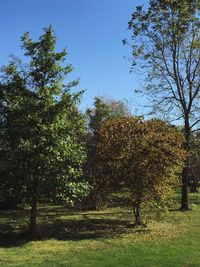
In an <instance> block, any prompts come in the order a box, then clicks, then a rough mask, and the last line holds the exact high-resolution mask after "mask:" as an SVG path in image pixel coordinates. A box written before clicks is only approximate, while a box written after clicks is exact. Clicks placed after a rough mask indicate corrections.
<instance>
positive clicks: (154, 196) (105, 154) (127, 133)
mask: <svg viewBox="0 0 200 267" xmlns="http://www.w3.org/2000/svg"><path fill="white" fill-rule="evenodd" d="M182 143H183V136H182V134H181V132H180V131H179V130H178V129H177V128H176V127H173V126H171V125H169V124H167V123H166V122H163V121H160V120H149V121H144V120H143V119H142V118H138V117H137V118H133V117H126V118H118V119H115V120H112V121H106V122H104V123H103V124H102V126H101V129H100V145H99V147H98V149H99V154H100V155H101V157H102V159H103V160H104V162H106V164H107V167H108V168H109V169H110V171H111V174H112V177H113V178H112V179H114V182H115V183H121V184H123V185H124V186H126V187H127V188H128V189H129V190H130V193H131V196H132V198H131V199H132V204H133V210H134V215H135V224H136V225H141V224H143V223H142V218H141V207H142V206H143V205H145V204H147V203H151V205H163V204H164V203H166V200H167V198H168V197H169V196H170V194H171V193H172V191H173V190H172V189H173V186H174V185H175V184H176V183H177V181H178V178H177V174H178V172H180V171H181V168H182V161H183V160H184V156H185V152H184V150H183V149H182Z"/></svg>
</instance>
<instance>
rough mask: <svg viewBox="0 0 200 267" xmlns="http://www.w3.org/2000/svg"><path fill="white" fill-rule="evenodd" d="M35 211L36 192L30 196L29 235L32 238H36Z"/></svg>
mask: <svg viewBox="0 0 200 267" xmlns="http://www.w3.org/2000/svg"><path fill="white" fill-rule="evenodd" d="M36 212H37V197H36V194H34V195H33V197H32V203H31V216H30V235H31V238H32V239H35V238H36Z"/></svg>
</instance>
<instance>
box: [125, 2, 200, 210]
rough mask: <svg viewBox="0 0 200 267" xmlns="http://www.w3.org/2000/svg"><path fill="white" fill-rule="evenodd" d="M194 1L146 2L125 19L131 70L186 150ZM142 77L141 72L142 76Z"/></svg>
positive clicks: (192, 117)
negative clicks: (177, 127) (173, 123)
mask: <svg viewBox="0 0 200 267" xmlns="http://www.w3.org/2000/svg"><path fill="white" fill-rule="evenodd" d="M199 11H200V2H199V1H197V0H180V1H176V0H164V1H163V0H162V1H161V0H150V1H149V7H148V8H147V9H144V8H143V7H142V6H137V7H136V10H135V11H134V12H133V14H132V18H131V20H130V21H129V29H130V30H131V33H132V41H131V42H128V41H127V40H124V43H126V44H129V45H130V47H131V49H132V56H133V67H134V66H135V65H136V64H139V65H140V66H141V67H142V70H143V73H147V75H146V78H147V79H146V85H147V86H145V89H144V90H143V89H142V90H141V91H142V92H143V93H147V95H148V96H151V97H152V106H153V110H154V111H155V110H156V111H160V112H162V114H165V115H168V116H169V118H170V119H173V120H178V121H181V123H182V125H183V129H184V135H185V144H184V147H185V149H186V150H188V151H189V149H190V137H191V132H192V131H194V130H196V129H197V128H198V127H199V123H200V120H199V108H200V101H199V99H200V80H199V73H200V46H199V40H200V20H199ZM143 75H144V74H143ZM187 187H188V160H186V163H185V167H184V169H183V173H182V205H181V209H182V210H188V209H189V205H188V189H187Z"/></svg>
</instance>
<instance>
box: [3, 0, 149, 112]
mask: <svg viewBox="0 0 200 267" xmlns="http://www.w3.org/2000/svg"><path fill="white" fill-rule="evenodd" d="M146 2H147V0H145V1H139V0H57V1H56V0H1V15H0V25H1V27H0V35H1V42H0V60H1V61H0V64H1V65H2V64H6V63H7V61H8V55H9V54H10V53H13V54H15V55H17V56H20V57H21V56H22V51H21V49H20V37H21V35H22V34H23V33H24V32H25V31H30V33H31V36H32V37H33V39H37V38H38V37H39V35H40V34H41V33H42V28H44V27H45V26H48V25H50V24H51V25H52V26H53V28H54V30H55V32H56V36H57V38H58V49H61V48H64V47H67V49H68V52H69V57H68V62H69V63H71V64H72V65H73V66H74V68H75V69H74V72H73V75H71V77H70V78H71V79H73V78H77V77H80V86H79V89H86V92H85V94H84V97H83V101H82V105H81V107H82V108H83V109H84V108H85V107H88V106H91V105H92V103H93V98H94V97H95V96H104V97H112V98H116V99H124V98H125V99H130V98H132V99H134V100H133V104H132V105H133V106H132V110H135V108H136V105H137V102H138V101H139V102H141V101H142V100H140V99H139V100H137V101H136V100H135V96H134V95H133V89H134V88H136V87H138V85H139V84H140V80H141V78H142V77H139V76H138V75H134V74H133V73H132V74H130V73H129V70H130V62H129V61H128V59H127V58H126V57H127V56H130V50H129V49H128V47H126V46H123V45H122V40H123V39H124V38H126V37H129V36H130V32H129V31H128V30H127V23H128V21H129V19H130V18H131V13H132V11H133V10H134V7H135V6H137V5H138V4H146Z"/></svg>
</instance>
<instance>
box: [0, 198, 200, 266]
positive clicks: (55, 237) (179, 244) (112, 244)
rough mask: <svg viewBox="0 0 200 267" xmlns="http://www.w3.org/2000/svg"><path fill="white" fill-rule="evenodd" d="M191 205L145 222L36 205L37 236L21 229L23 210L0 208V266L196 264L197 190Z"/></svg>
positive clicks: (121, 213) (116, 211) (116, 212)
mask: <svg viewBox="0 0 200 267" xmlns="http://www.w3.org/2000/svg"><path fill="white" fill-rule="evenodd" d="M190 200H191V203H192V208H193V209H192V211H188V212H181V211H178V210H174V211H169V212H168V213H167V214H166V216H165V217H164V219H163V220H162V221H155V220H154V217H152V216H151V217H149V224H148V227H147V228H140V227H137V228H129V227H127V224H129V223H130V222H132V216H133V214H132V212H131V211H130V209H128V208H122V207H115V208H109V209H107V210H103V211H84V212H83V211H67V210H66V209H65V208H63V207H59V206H41V207H40V208H39V211H38V225H39V227H38V228H39V240H38V241H29V240H28V238H27V236H26V235H25V234H21V233H23V232H24V230H25V229H26V227H27V223H28V216H29V211H28V210H26V209H25V210H21V211H12V212H11V211H10V212H1V213H0V266H1V267H4V266H5V267H6V266H24V267H26V266H27V267H29V266H30V267H31V266H38V267H43V266H44V267H53V266H65V267H93V266H95V267H104V266H105V267H118V266H123V267H170V266H173V267H174V266H176V267H199V266H200V253H199V247H200V234H199V233H200V230H199V229H200V194H190Z"/></svg>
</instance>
